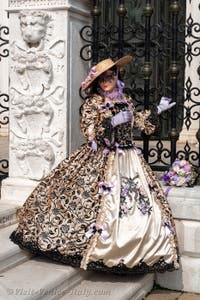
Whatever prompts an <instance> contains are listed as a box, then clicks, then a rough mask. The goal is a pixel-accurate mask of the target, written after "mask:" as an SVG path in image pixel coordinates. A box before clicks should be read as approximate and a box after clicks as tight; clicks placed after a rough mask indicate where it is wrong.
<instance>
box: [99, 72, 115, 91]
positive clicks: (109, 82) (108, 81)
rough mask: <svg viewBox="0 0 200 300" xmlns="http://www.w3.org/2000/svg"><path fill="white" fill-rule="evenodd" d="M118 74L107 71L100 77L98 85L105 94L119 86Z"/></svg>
mask: <svg viewBox="0 0 200 300" xmlns="http://www.w3.org/2000/svg"><path fill="white" fill-rule="evenodd" d="M117 77H118V76H117V72H114V71H112V70H107V71H106V72H104V73H103V74H101V75H100V76H99V79H98V84H99V86H100V88H101V89H102V90H103V91H105V92H112V91H113V90H114V89H115V88H116V86H117Z"/></svg>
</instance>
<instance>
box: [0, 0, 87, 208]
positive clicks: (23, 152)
mask: <svg viewBox="0 0 200 300" xmlns="http://www.w3.org/2000/svg"><path fill="white" fill-rule="evenodd" d="M8 10H9V13H10V146H9V177H8V178H7V179H5V180H4V181H3V183H2V198H3V199H4V200H5V199H6V200H8V201H15V202H18V203H19V202H20V203H23V202H24V201H25V199H26V197H27V196H28V195H29V193H30V192H31V191H32V190H33V188H34V187H35V186H36V185H37V184H38V181H39V180H41V179H42V178H43V177H45V176H46V175H47V174H48V173H49V172H50V170H51V169H52V168H54V167H55V166H56V165H57V164H58V163H59V162H60V161H61V160H62V159H64V158H65V157H66V155H67V154H68V153H69V152H71V151H72V150H74V149H75V148H77V147H78V146H79V145H80V143H81V134H80V129H79V107H80V105H81V103H82V101H81V98H80V96H79V87H80V82H81V81H82V80H83V78H84V77H85V74H86V67H87V64H86V63H84V62H82V61H81V59H80V53H79V52H80V49H81V47H82V46H83V45H82V43H83V42H82V40H81V38H80V36H79V31H80V29H81V28H82V27H83V26H84V25H86V24H87V23H88V20H90V19H89V8H88V2H87V1H83V0H79V1H78V0H76V1H72V0H71V1H70V0H68V1H67V0H57V1H50V0H49V1H48V0H39V1H38V0H37V1H36V0H35V1H34V0H27V1H26V0H23V1H22V0H10V1H9V8H8Z"/></svg>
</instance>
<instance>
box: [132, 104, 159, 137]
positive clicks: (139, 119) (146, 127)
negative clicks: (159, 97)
mask: <svg viewBox="0 0 200 300" xmlns="http://www.w3.org/2000/svg"><path fill="white" fill-rule="evenodd" d="M133 126H134V127H135V128H139V129H140V130H142V131H144V132H145V133H146V134H148V135H150V134H152V133H154V132H155V131H156V130H158V128H159V118H158V113H157V109H156V107H153V108H152V109H151V110H144V111H140V112H136V111H135V113H134V125H133Z"/></svg>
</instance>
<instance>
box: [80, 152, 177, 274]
mask: <svg viewBox="0 0 200 300" xmlns="http://www.w3.org/2000/svg"><path fill="white" fill-rule="evenodd" d="M137 175H138V177H137ZM107 177H108V178H107V179H106V180H107V181H109V180H113V181H114V188H113V193H112V194H107V195H105V196H104V198H103V200H102V201H104V202H103V203H102V208H101V212H100V214H99V216H98V218H97V224H99V225H102V224H103V225H104V226H105V228H106V230H107V232H108V237H107V238H106V239H103V238H102V237H101V236H100V235H98V234H95V235H94V236H92V237H91V241H90V246H89V247H88V249H87V252H86V253H85V256H84V257H83V259H82V262H81V267H82V268H84V269H86V268H87V264H88V263H89V262H92V261H93V262H94V261H98V260H100V259H101V260H103V263H104V264H105V265H106V266H108V267H112V266H116V265H118V264H119V263H120V262H121V261H122V260H123V263H124V264H125V265H126V266H127V267H128V268H133V267H134V266H136V265H137V264H138V263H139V262H140V260H141V259H142V261H143V262H145V263H146V264H148V265H153V264H154V263H156V262H158V261H159V259H160V258H161V257H164V259H165V261H166V263H171V262H173V261H174V255H173V253H174V249H173V247H172V243H171V242H170V231H169V229H168V228H167V227H166V226H163V224H162V214H161V209H160V208H159V206H158V204H157V203H156V201H155V199H154V197H153V195H152V194H151V192H150V189H149V185H148V183H147V180H146V177H145V174H144V171H143V169H142V165H141V162H140V159H139V157H138V154H137V152H136V150H135V149H131V150H125V151H124V154H119V153H115V154H114V155H113V159H112V162H111V165H110V169H109V172H108V176H107ZM122 177H127V178H134V177H136V178H137V179H136V180H137V182H138V184H139V185H141V186H142V188H143V190H144V192H145V194H146V196H147V197H148V198H149V202H150V206H151V207H152V209H151V213H150V214H148V213H146V214H143V213H142V212H141V211H140V210H139V209H138V207H137V203H136V201H135V199H134V197H135V194H134V191H132V195H131V196H132V197H131V198H132V200H131V201H132V208H131V210H130V211H129V212H128V215H126V216H122V217H119V210H120V193H121V184H120V183H121V178H122Z"/></svg>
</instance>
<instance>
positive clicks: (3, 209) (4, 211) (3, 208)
mask: <svg viewBox="0 0 200 300" xmlns="http://www.w3.org/2000/svg"><path fill="white" fill-rule="evenodd" d="M19 208H20V206H19V205H17V204H14V203H12V202H4V201H2V200H0V229H1V228H5V227H6V226H9V225H11V224H15V223H16V222H17V211H18V209H19Z"/></svg>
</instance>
